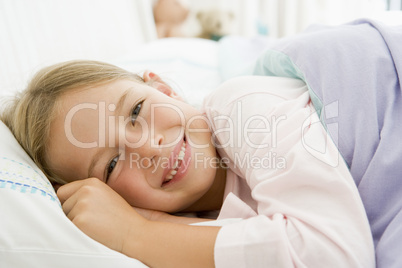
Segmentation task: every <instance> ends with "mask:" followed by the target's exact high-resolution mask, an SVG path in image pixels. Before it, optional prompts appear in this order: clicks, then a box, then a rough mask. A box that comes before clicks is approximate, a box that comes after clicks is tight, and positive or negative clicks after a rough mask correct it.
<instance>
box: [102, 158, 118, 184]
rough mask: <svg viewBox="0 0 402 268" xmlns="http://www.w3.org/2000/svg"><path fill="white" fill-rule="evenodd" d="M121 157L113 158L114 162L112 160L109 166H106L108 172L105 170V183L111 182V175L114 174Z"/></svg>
mask: <svg viewBox="0 0 402 268" xmlns="http://www.w3.org/2000/svg"><path fill="white" fill-rule="evenodd" d="M119 157H120V155H118V156H116V157H115V158H113V159H112V160H110V162H109V163H108V164H107V166H106V170H105V174H106V176H105V177H106V179H105V182H106V183H107V181H108V180H109V177H110V175H111V174H112V172H113V170H114V168H115V167H116V165H117V161H119Z"/></svg>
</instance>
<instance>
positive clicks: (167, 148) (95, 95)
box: [47, 80, 217, 212]
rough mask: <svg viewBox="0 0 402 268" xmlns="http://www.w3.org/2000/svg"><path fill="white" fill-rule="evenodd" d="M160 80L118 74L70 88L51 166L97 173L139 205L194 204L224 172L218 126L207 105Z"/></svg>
mask: <svg viewBox="0 0 402 268" xmlns="http://www.w3.org/2000/svg"><path fill="white" fill-rule="evenodd" d="M155 85H156V86H155ZM155 85H154V86H153V87H151V86H148V85H146V84H140V83H138V82H134V81H130V80H118V81H114V82H110V83H107V84H102V85H97V86H92V87H88V88H84V89H80V90H76V91H72V92H70V93H68V94H66V95H64V96H62V97H61V98H60V100H59V106H60V107H59V108H60V109H59V110H58V114H57V115H56V117H55V119H54V121H53V123H52V124H51V131H50V137H51V139H50V142H49V147H48V149H47V156H48V157H47V159H48V161H49V165H50V167H51V168H52V169H54V170H56V172H58V173H59V174H60V175H61V176H62V178H64V179H65V180H66V181H67V182H71V181H75V180H80V179H85V178H88V177H97V178H99V179H100V180H102V181H104V182H105V183H107V184H108V185H109V186H110V187H111V188H113V189H114V190H115V191H116V192H118V193H119V194H120V195H121V196H122V197H123V198H125V199H126V200H127V202H128V203H130V204H131V205H132V206H136V207H141V208H148V209H154V210H160V211H167V212H175V211H180V210H183V209H185V208H187V207H189V206H190V205H192V204H194V203H195V202H196V201H197V200H199V199H200V198H201V197H202V196H204V195H205V194H206V193H207V192H208V191H209V190H210V189H211V186H213V184H214V179H215V176H216V170H217V168H216V160H217V156H216V150H215V148H214V146H213V144H212V140H211V132H210V130H209V126H208V123H207V121H206V118H205V117H204V116H203V115H202V114H201V113H200V112H199V111H197V110H196V109H194V108H193V107H192V106H190V105H188V104H186V103H184V102H183V101H181V100H180V98H179V97H178V96H177V95H175V93H174V92H173V91H172V90H171V89H170V88H169V87H168V86H166V85H164V84H163V83H161V82H156V83H155Z"/></svg>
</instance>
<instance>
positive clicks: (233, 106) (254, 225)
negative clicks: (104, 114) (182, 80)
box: [203, 76, 375, 268]
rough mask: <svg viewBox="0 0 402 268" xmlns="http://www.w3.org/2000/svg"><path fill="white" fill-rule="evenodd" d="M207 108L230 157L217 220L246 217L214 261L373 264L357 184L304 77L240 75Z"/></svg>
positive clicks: (225, 158)
mask: <svg viewBox="0 0 402 268" xmlns="http://www.w3.org/2000/svg"><path fill="white" fill-rule="evenodd" d="M203 107H204V112H205V114H206V116H207V117H208V119H209V121H210V122H211V128H212V130H213V133H214V137H215V141H216V143H217V148H218V153H219V155H220V156H221V157H222V162H224V163H226V165H227V166H228V170H227V181H226V189H225V197H224V202H223V206H222V209H221V211H220V214H219V217H218V219H227V218H241V219H242V220H240V221H236V222H234V223H232V224H229V225H224V226H223V227H222V228H221V230H220V231H219V233H218V237H217V240H216V243H215V250H214V251H215V265H216V267H230V268H233V267H251V268H258V267H274V268H278V267H320V268H322V267H325V268H329V267H336V268H340V267H342V268H347V267H353V268H357V267H364V268H370V267H375V258H374V247H373V241H372V236H371V232H370V228H369V223H368V220H367V216H366V213H365V210H364V207H363V204H362V201H361V199H360V197H359V193H358V191H357V188H356V185H355V183H354V181H353V179H352V177H351V175H350V173H349V170H348V168H347V166H346V164H345V162H344V161H343V159H342V158H341V156H340V154H339V152H338V150H337V148H336V146H335V143H334V140H336V137H332V139H331V138H330V137H329V136H328V135H327V132H326V130H325V129H324V127H323V125H322V124H321V122H320V120H319V118H318V116H317V114H316V112H315V110H314V108H313V106H312V104H311V102H310V98H309V94H308V91H307V87H306V85H305V84H304V83H303V82H302V81H300V80H295V79H290V78H281V77H262V76H248V77H239V78H235V79H232V80H230V81H228V82H226V83H224V84H223V85H222V86H221V87H220V88H219V89H218V90H216V91H215V92H214V93H213V94H212V95H210V96H208V97H207V98H206V99H205V101H204V105H203ZM326 116H327V117H328V116H329V115H328V114H327V115H326ZM332 116H333V117H334V125H333V126H331V127H336V114H334V115H332ZM339 131H342V130H339Z"/></svg>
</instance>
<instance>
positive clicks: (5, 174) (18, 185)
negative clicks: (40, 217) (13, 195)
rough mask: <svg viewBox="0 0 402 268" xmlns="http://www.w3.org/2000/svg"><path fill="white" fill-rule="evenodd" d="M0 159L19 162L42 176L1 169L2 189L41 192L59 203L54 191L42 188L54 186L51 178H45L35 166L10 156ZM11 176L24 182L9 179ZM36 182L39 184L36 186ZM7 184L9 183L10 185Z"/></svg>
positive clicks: (26, 192) (0, 185) (0, 181)
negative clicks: (33, 176)
mask: <svg viewBox="0 0 402 268" xmlns="http://www.w3.org/2000/svg"><path fill="white" fill-rule="evenodd" d="M0 160H7V161H10V162H12V163H14V164H18V165H19V166H21V167H22V168H27V169H29V170H32V171H34V172H35V174H36V175H38V176H39V177H40V178H42V179H39V178H38V179H34V178H31V177H27V176H23V175H21V174H18V173H14V172H9V171H1V170H0V176H1V177H2V178H0V189H10V190H14V191H17V192H20V193H24V194H39V195H41V196H43V197H48V198H49V199H50V200H51V201H54V202H56V203H59V202H58V198H57V197H56V196H55V194H54V193H51V192H48V191H46V190H44V189H42V188H46V187H49V186H50V187H52V186H51V183H50V182H49V180H48V179H47V178H45V177H44V176H43V175H42V174H40V173H39V172H38V171H36V170H35V169H34V168H32V167H31V166H29V165H26V164H24V163H21V162H18V161H16V160H14V159H10V158H8V157H0ZM0 167H1V166H0ZM7 169H8V168H7ZM17 169H18V167H17ZM9 177H11V178H15V179H17V180H18V179H19V180H23V182H18V181H13V180H10V179H7V178H9ZM25 181H29V183H26V182H25ZM31 183H32V184H31ZM34 184H36V185H37V186H34ZM7 185H9V187H8V186H7ZM59 204H60V203H59Z"/></svg>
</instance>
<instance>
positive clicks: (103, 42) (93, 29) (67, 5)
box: [0, 0, 156, 92]
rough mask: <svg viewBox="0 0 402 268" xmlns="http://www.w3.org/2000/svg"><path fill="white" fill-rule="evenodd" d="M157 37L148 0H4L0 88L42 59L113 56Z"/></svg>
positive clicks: (20, 81)
mask: <svg viewBox="0 0 402 268" xmlns="http://www.w3.org/2000/svg"><path fill="white" fill-rule="evenodd" d="M155 38H156V32H155V27H154V23H153V16H152V6H151V3H150V1H149V0H113V1H109V0H82V1H81V0H37V1H32V0H0V59H1V60H0V92H1V91H3V92H4V91H15V90H19V89H21V88H23V87H24V86H25V81H27V80H28V79H29V78H30V77H31V76H32V75H33V72H34V71H35V70H37V69H39V68H40V67H43V66H44V65H49V64H53V63H55V62H59V61H63V60H69V59H77V58H81V59H97V60H109V59H113V58H114V57H117V56H119V55H123V54H124V53H128V52H131V51H132V50H133V49H135V46H136V45H138V44H142V43H144V42H146V41H149V40H152V39H155Z"/></svg>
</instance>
